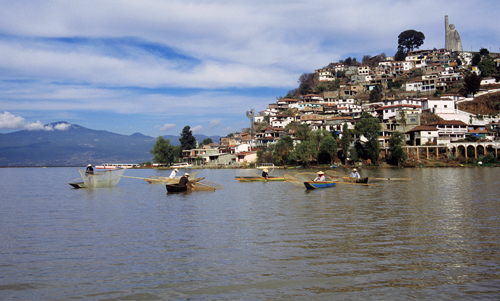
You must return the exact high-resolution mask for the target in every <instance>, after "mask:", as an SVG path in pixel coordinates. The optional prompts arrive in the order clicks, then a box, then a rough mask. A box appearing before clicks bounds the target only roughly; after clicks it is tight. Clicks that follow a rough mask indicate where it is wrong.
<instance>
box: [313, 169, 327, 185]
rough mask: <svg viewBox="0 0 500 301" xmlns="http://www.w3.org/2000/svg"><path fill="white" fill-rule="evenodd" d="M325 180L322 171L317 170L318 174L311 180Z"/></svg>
mask: <svg viewBox="0 0 500 301" xmlns="http://www.w3.org/2000/svg"><path fill="white" fill-rule="evenodd" d="M325 180H326V177H325V173H324V172H322V171H318V176H317V177H316V178H315V179H314V181H313V182H324V181H325Z"/></svg>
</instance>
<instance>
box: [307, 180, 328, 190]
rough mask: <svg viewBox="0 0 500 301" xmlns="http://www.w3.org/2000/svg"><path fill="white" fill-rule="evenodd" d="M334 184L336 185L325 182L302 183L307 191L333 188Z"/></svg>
mask: <svg viewBox="0 0 500 301" xmlns="http://www.w3.org/2000/svg"><path fill="white" fill-rule="evenodd" d="M335 184H336V182H334V181H325V182H314V181H309V182H304V186H306V188H307V189H318V188H328V187H334V186H335Z"/></svg>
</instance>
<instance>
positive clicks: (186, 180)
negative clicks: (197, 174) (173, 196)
mask: <svg viewBox="0 0 500 301" xmlns="http://www.w3.org/2000/svg"><path fill="white" fill-rule="evenodd" d="M187 184H189V174H188V173H185V174H184V175H183V176H182V177H181V179H180V181H179V187H184V186H186V185H187Z"/></svg>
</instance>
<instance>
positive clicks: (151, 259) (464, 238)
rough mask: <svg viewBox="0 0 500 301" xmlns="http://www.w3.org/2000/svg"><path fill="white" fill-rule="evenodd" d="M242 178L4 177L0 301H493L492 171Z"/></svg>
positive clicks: (498, 225) (497, 205) (495, 214)
mask: <svg viewBox="0 0 500 301" xmlns="http://www.w3.org/2000/svg"><path fill="white" fill-rule="evenodd" d="M343 172H345V173H347V170H344V171H343ZM168 173H169V172H168V171H155V170H130V171H126V172H125V175H126V176H134V177H149V176H150V175H167V174H168ZM238 173H239V171H238V170H201V171H200V173H199V176H204V177H206V180H210V181H213V182H217V183H220V184H222V185H224V189H222V190H219V191H216V192H192V193H179V194H167V193H166V190H165V186H164V185H152V184H147V183H146V182H144V181H142V180H139V179H131V178H123V179H122V180H121V181H120V183H119V184H118V186H116V187H113V188H100V189H95V190H88V189H72V188H71V187H70V186H69V185H68V184H67V182H69V181H71V180H73V179H75V178H77V177H78V173H77V171H76V169H75V168H22V169H10V168H9V169H0V227H1V228H0V229H1V231H0V299H2V300H5V299H18V300H68V299H84V300H109V299H118V300H187V299H191V300H224V299H225V300H229V299H240V300H241V299H242V300H267V299H278V298H280V299H281V298H288V299H294V300H311V299H316V300H346V299H347V300H367V299H368V300H408V299H440V300H452V299H453V300H456V299H484V300H492V299H496V300H498V299H500V219H499V216H500V180H499V178H500V169H498V168H471V169H452V168H428V169H401V170H397V169H375V170H362V171H361V174H362V176H371V177H392V178H394V177H398V178H412V179H413V180H412V181H378V182H375V181H373V182H372V183H373V184H378V185H380V186H378V187H376V186H359V185H338V186H337V187H334V188H329V189H323V190H314V191H306V190H305V188H302V187H296V186H293V185H291V184H289V183H280V182H269V183H239V182H237V181H235V180H234V179H233V177H234V176H236V175H238Z"/></svg>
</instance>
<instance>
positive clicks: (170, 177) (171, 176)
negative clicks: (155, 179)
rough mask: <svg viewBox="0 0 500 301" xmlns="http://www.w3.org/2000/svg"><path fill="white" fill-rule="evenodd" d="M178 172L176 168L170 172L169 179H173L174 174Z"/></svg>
mask: <svg viewBox="0 0 500 301" xmlns="http://www.w3.org/2000/svg"><path fill="white" fill-rule="evenodd" d="M177 172H178V170H177V168H176V169H174V170H172V172H171V173H170V176H168V178H169V179H173V178H175V174H176V173H177Z"/></svg>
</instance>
